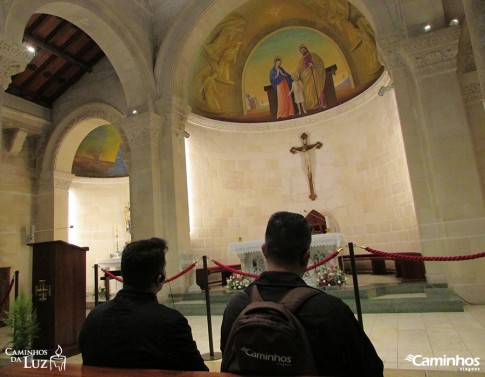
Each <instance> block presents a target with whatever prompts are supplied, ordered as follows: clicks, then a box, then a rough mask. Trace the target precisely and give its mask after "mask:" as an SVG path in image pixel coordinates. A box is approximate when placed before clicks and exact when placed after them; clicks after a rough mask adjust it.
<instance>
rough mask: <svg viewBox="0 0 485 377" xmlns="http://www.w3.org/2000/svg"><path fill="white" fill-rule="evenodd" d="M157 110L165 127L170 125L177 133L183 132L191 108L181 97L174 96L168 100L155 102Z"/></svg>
mask: <svg viewBox="0 0 485 377" xmlns="http://www.w3.org/2000/svg"><path fill="white" fill-rule="evenodd" d="M157 109H158V113H159V114H161V116H163V117H164V124H165V125H170V127H172V128H174V129H176V130H178V131H183V130H185V125H186V124H187V119H188V117H189V114H190V112H191V107H190V106H189V105H187V104H186V101H185V100H184V99H183V98H182V97H179V96H174V97H171V98H170V99H168V100H163V99H161V100H159V101H158V102H157Z"/></svg>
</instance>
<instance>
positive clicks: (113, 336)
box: [79, 238, 208, 371]
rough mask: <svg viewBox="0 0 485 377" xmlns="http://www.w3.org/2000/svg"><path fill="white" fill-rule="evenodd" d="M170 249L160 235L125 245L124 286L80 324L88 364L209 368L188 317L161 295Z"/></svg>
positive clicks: (83, 354)
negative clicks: (163, 301) (162, 300)
mask: <svg viewBox="0 0 485 377" xmlns="http://www.w3.org/2000/svg"><path fill="white" fill-rule="evenodd" d="M166 250H167V245H166V243H165V241H164V240H162V239H160V238H151V239H149V240H141V241H135V242H132V243H130V244H128V245H127V246H126V248H125V249H124V251H123V254H122V257H121V274H122V276H123V280H124V285H123V289H122V290H121V291H119V292H118V294H117V295H116V297H115V298H114V299H113V300H111V301H108V302H105V303H103V304H101V305H99V306H97V307H96V308H94V309H93V310H92V311H91V312H90V313H89V315H88V317H87V318H86V321H85V322H84V324H83V327H82V329H81V333H80V335H79V345H80V347H81V353H82V357H83V364H84V365H92V366H103V367H117V368H141V369H172V370H201V371H207V370H208V368H207V367H206V365H205V364H204V361H203V359H202V357H201V355H200V353H199V351H198V349H197V345H196V343H195V341H194V340H193V338H192V331H191V328H190V326H189V324H188V322H187V319H186V318H185V317H184V316H183V315H182V314H180V313H179V312H178V311H176V310H173V309H170V308H168V307H166V306H164V305H161V304H159V303H158V301H157V296H156V294H157V292H159V291H160V290H161V288H162V285H163V281H164V280H165V252H166Z"/></svg>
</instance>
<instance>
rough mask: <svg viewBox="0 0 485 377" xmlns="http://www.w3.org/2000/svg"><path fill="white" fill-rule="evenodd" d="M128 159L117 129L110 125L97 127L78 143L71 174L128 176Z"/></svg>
mask: <svg viewBox="0 0 485 377" xmlns="http://www.w3.org/2000/svg"><path fill="white" fill-rule="evenodd" d="M127 166H128V159H127V157H126V148H125V146H124V145H123V140H122V138H121V135H120V133H119V132H118V130H117V129H116V128H115V127H114V126H112V125H110V124H107V125H104V126H100V127H97V128H96V129H94V130H93V131H91V132H90V133H89V134H88V135H87V136H86V137H85V138H84V140H83V141H82V142H81V144H80V145H79V147H78V149H77V151H76V155H75V157H74V162H73V164H72V174H74V175H76V176H78V177H92V178H109V177H125V176H128V168H127Z"/></svg>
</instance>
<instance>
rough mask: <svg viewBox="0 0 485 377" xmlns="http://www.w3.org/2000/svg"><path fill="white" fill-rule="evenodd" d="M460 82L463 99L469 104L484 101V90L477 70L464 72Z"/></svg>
mask: <svg viewBox="0 0 485 377" xmlns="http://www.w3.org/2000/svg"><path fill="white" fill-rule="evenodd" d="M460 83H461V91H462V94H463V99H464V101H465V103H466V104H467V105H468V104H473V103H477V102H482V91H481V87H480V82H479V81H478V74H477V72H476V71H474V72H470V73H465V74H462V75H461V76H460Z"/></svg>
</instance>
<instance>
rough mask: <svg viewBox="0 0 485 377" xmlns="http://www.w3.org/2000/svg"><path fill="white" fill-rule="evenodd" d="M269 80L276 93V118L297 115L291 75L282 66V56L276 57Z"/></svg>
mask: <svg viewBox="0 0 485 377" xmlns="http://www.w3.org/2000/svg"><path fill="white" fill-rule="evenodd" d="M269 81H270V82H271V85H272V86H273V89H274V91H275V93H276V98H277V103H278V109H277V113H276V119H280V118H288V117H290V116H293V115H295V108H294V106H293V99H292V98H291V94H290V87H291V77H290V74H288V73H287V72H286V71H285V70H284V69H283V67H282V66H281V58H280V57H275V58H274V66H273V68H271V70H270V72H269Z"/></svg>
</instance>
